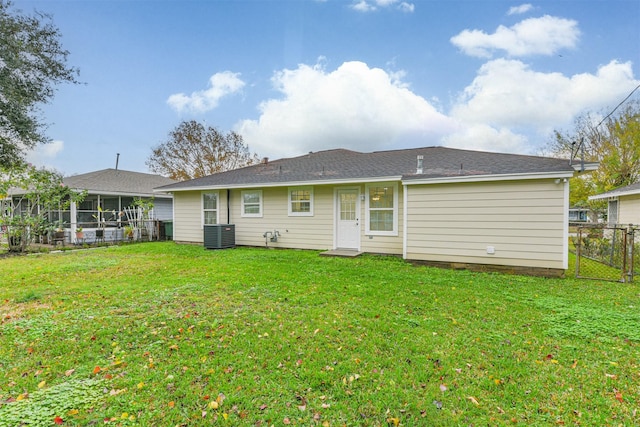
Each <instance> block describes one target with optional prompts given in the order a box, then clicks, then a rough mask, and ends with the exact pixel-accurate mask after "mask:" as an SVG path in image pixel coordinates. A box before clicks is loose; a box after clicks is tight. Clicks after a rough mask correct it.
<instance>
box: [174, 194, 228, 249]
mask: <svg viewBox="0 0 640 427" xmlns="http://www.w3.org/2000/svg"><path fill="white" fill-rule="evenodd" d="M206 192H209V191H206ZM211 192H217V193H218V219H219V222H220V223H221V224H224V223H226V218H227V201H226V200H227V198H226V190H223V191H211ZM202 193H203V192H202V191H178V192H176V193H174V195H173V201H174V204H173V215H174V221H173V240H175V241H176V242H189V243H203V242H204V231H203V228H202V212H203V211H202Z"/></svg>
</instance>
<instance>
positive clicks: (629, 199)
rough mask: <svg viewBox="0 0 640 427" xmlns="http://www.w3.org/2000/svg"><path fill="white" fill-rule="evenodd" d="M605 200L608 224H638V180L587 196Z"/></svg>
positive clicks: (639, 196) (639, 189) (639, 200)
mask: <svg viewBox="0 0 640 427" xmlns="http://www.w3.org/2000/svg"><path fill="white" fill-rule="evenodd" d="M589 200H607V201H608V209H607V222H608V223H609V224H623V225H627V224H636V225H637V224H640V182H636V183H635V184H631V185H627V186H626V187H621V188H617V189H615V190H611V191H607V192H606V193H601V194H597V195H595V196H591V197H589Z"/></svg>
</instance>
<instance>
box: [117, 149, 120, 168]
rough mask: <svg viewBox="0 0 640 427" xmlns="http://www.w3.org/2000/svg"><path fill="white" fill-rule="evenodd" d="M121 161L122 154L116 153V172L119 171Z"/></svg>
mask: <svg viewBox="0 0 640 427" xmlns="http://www.w3.org/2000/svg"><path fill="white" fill-rule="evenodd" d="M119 161H120V153H116V170H118V162H119Z"/></svg>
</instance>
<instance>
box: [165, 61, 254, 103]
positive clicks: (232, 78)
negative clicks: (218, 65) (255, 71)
mask: <svg viewBox="0 0 640 427" xmlns="http://www.w3.org/2000/svg"><path fill="white" fill-rule="evenodd" d="M239 76H240V74H239V73H232V72H231V71H224V72H221V73H216V74H214V75H213V76H211V78H209V86H210V87H209V88H208V89H205V90H201V91H196V92H193V93H192V94H191V95H185V94H184V93H176V94H173V95H171V96H170V97H169V98H168V99H167V104H169V106H171V108H173V109H174V110H176V111H177V112H179V113H181V112H183V111H185V110H186V111H191V112H194V113H204V112H207V111H209V110H213V109H214V108H216V107H217V106H218V104H219V102H220V99H221V98H223V97H225V96H227V95H231V94H233V93H235V92H238V91H239V90H240V89H242V88H243V87H244V86H245V83H244V82H243V81H242V80H241V79H240V77H239Z"/></svg>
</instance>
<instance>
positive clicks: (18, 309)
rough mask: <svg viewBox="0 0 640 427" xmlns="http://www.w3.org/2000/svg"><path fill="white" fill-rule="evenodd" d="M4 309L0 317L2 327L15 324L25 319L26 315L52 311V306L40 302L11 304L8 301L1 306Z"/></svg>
mask: <svg viewBox="0 0 640 427" xmlns="http://www.w3.org/2000/svg"><path fill="white" fill-rule="evenodd" d="M0 307H2V310H1V314H0V316H2V317H0V325H3V324H5V323H10V322H15V321H16V320H19V319H21V318H23V317H25V313H29V312H33V311H38V310H50V309H51V305H50V304H44V303H41V302H38V301H30V302H23V303H17V304H16V303H10V302H8V301H7V300H5V301H4V302H3V304H2V305H1V306H0Z"/></svg>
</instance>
